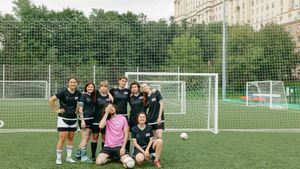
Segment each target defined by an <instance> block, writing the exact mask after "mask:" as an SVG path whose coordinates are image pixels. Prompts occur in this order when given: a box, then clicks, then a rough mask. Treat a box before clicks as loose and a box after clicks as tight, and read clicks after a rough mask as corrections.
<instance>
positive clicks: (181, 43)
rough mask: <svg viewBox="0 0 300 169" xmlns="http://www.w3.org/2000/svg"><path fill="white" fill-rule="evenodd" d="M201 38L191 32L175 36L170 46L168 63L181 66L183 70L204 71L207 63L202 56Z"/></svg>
mask: <svg viewBox="0 0 300 169" xmlns="http://www.w3.org/2000/svg"><path fill="white" fill-rule="evenodd" d="M199 43H200V41H199V39H197V38H195V37H192V36H191V35H190V34H189V33H185V34H182V35H181V36H180V37H178V38H175V39H174V40H173V42H172V44H171V45H169V48H168V56H169V57H168V61H167V65H168V66H170V67H172V66H174V67H177V66H180V69H181V71H182V72H202V71H203V70H205V64H204V63H203V61H202V58H201V55H200V53H201V50H200V48H199Z"/></svg>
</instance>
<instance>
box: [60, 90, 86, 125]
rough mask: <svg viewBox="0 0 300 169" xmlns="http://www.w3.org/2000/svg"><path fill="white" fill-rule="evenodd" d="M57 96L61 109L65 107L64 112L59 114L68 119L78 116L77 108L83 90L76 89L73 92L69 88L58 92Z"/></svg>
mask: <svg viewBox="0 0 300 169" xmlns="http://www.w3.org/2000/svg"><path fill="white" fill-rule="evenodd" d="M55 96H56V97H57V98H58V99H59V105H60V109H65V112H64V113H58V116H60V117H64V118H66V119H74V118H77V115H76V113H75V111H76V108H77V101H78V100H79V99H80V97H81V92H80V91H78V90H75V91H74V92H73V93H71V92H70V91H69V90H68V89H67V88H66V89H65V90H63V91H61V92H59V93H56V94H55Z"/></svg>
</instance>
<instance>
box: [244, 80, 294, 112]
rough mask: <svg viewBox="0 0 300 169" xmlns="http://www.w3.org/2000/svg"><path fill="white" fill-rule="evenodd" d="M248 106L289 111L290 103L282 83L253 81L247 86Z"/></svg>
mask: <svg viewBox="0 0 300 169" xmlns="http://www.w3.org/2000/svg"><path fill="white" fill-rule="evenodd" d="M246 105H247V106H253V105H254V106H268V107H269V108H271V109H287V108H288V103H287V98H286V94H285V87H284V83H283V82H282V81H253V82H247V84H246Z"/></svg>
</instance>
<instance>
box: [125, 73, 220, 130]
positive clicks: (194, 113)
mask: <svg viewBox="0 0 300 169" xmlns="http://www.w3.org/2000/svg"><path fill="white" fill-rule="evenodd" d="M125 76H126V77H127V78H128V85H130V83H131V82H132V81H138V82H140V83H142V82H147V83H148V84H149V85H150V86H151V87H154V88H155V87H159V88H160V90H161V91H160V92H161V94H162V97H163V101H164V105H165V109H164V113H165V121H166V122H165V127H166V130H167V131H211V132H213V133H218V132H219V130H218V74H215V73H169V72H126V73H125Z"/></svg>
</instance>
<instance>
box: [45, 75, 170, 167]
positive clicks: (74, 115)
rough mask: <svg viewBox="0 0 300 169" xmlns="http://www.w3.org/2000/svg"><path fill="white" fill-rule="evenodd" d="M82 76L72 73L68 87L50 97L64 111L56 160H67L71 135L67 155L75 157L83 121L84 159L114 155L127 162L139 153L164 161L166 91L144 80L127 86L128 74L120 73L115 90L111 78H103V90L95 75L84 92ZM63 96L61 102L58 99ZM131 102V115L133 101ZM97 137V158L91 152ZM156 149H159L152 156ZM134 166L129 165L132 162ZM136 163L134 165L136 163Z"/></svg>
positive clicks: (142, 157) (99, 162)
mask: <svg viewBox="0 0 300 169" xmlns="http://www.w3.org/2000/svg"><path fill="white" fill-rule="evenodd" d="M77 82H78V81H77V79H76V78H74V77H72V78H69V79H68V87H67V88H66V89H65V90H63V91H61V92H59V93H57V94H55V95H53V96H52V97H51V98H50V99H49V102H50V106H51V108H52V110H53V111H54V112H55V113H57V114H58V119H57V130H58V132H59V139H58V142H57V145H56V164H62V160H61V156H62V152H63V145H64V142H65V140H66V139H67V140H68V143H67V158H66V161H67V162H70V163H74V162H76V161H75V160H73V158H72V148H73V140H74V135H75V131H76V130H77V123H76V122H77V121H78V124H79V127H80V129H81V142H80V144H79V148H78V150H77V153H76V158H77V159H80V161H81V162H85V163H93V162H94V161H96V164H97V165H103V164H105V163H106V162H107V161H109V160H120V161H121V162H122V163H124V166H127V164H125V163H127V162H128V161H130V160H132V161H133V159H132V158H131V157H133V158H134V159H135V162H136V163H137V164H141V163H142V162H143V161H151V160H152V162H153V164H154V166H156V167H161V165H160V155H161V151H162V146H163V142H162V132H163V130H164V113H163V109H164V105H163V100H162V96H161V94H160V92H159V91H158V90H156V89H153V88H151V87H150V86H149V84H147V83H143V84H142V91H141V89H140V88H141V86H140V84H139V83H138V82H136V81H134V82H132V83H131V84H130V89H127V88H125V86H126V83H127V78H126V77H125V76H122V77H120V78H119V79H118V86H117V87H114V88H112V89H111V90H110V91H109V85H108V81H106V80H105V81H102V82H101V83H100V86H99V89H98V90H97V89H96V87H95V85H94V84H93V82H92V81H88V82H87V83H86V85H85V87H84V90H83V92H82V93H81V92H80V91H79V90H77ZM57 100H59V104H60V106H59V108H57V107H56V105H55V102H56V101H57ZM128 103H129V105H130V114H129V117H128V113H127V104H128ZM129 132H130V133H131V139H132V141H133V153H132V155H131V156H130V155H129V154H128V152H129V150H130V144H129V141H128V139H129ZM99 133H101V136H102V137H101V138H102V150H101V152H100V153H99V154H98V155H97V156H96V150H97V143H98V137H99ZM91 136H92V139H91V154H92V159H89V158H88V156H87V145H88V142H89V140H90V137H91ZM151 154H155V156H152V157H153V159H151V158H150V157H151ZM127 167H128V166H127ZM131 167H132V166H131Z"/></svg>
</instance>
